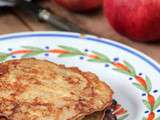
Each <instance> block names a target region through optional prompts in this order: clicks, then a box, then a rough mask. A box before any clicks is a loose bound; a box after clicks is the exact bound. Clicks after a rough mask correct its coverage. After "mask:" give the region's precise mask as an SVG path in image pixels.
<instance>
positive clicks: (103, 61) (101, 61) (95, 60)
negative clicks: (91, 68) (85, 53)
mask: <svg viewBox="0 0 160 120" xmlns="http://www.w3.org/2000/svg"><path fill="white" fill-rule="evenodd" d="M88 61H89V62H97V63H106V61H105V60H100V59H89V60H88Z"/></svg>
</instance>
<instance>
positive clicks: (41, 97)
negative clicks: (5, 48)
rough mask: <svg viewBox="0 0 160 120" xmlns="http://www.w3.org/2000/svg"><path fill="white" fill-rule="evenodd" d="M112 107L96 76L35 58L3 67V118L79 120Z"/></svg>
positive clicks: (109, 95) (0, 67)
mask: <svg viewBox="0 0 160 120" xmlns="http://www.w3.org/2000/svg"><path fill="white" fill-rule="evenodd" d="M111 104H112V90H111V89H110V87H109V86H108V85H107V84H105V83H104V82H102V81H100V80H99V79H98V77H97V76H96V75H95V74H93V73H90V72H82V71H80V70H79V69H78V68H66V67H64V66H63V65H57V64H55V63H52V62H49V61H46V60H37V59H31V58H30V59H20V60H11V61H8V62H4V63H1V64H0V115H1V116H2V117H3V116H5V117H6V118H8V119H9V120H78V119H80V118H83V117H84V116H86V115H89V114H91V113H94V112H96V111H102V110H104V109H105V108H106V107H107V106H110V105H111Z"/></svg>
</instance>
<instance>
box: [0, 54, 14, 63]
mask: <svg viewBox="0 0 160 120" xmlns="http://www.w3.org/2000/svg"><path fill="white" fill-rule="evenodd" d="M10 56H11V55H10V54H3V53H1V54H0V62H3V61H5V60H6V59H7V58H8V57H10Z"/></svg>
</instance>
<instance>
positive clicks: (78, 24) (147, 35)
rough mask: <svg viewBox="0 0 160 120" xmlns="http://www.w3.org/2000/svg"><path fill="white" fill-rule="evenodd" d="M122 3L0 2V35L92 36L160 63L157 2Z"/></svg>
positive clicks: (68, 0) (82, 0)
mask: <svg viewBox="0 0 160 120" xmlns="http://www.w3.org/2000/svg"><path fill="white" fill-rule="evenodd" d="M122 1H124V0H110V1H109V0H104V1H103V0H26V1H25V0H24V1H23V0H0V34H1V35H3V34H7V33H15V32H26V31H71V32H80V33H83V34H93V35H97V36H99V37H105V38H108V39H112V40H114V41H119V42H121V43H124V44H126V45H129V46H131V47H133V48H136V49H137V50H140V51H142V52H144V53H145V54H147V55H149V56H151V57H152V58H153V59H155V60H156V61H158V62H159V63H160V55H159V52H160V1H159V0H157V1H156V0H150V2H147V1H148V0H134V2H133V3H132V5H131V3H130V2H129V1H130V0H128V2H127V0H125V2H122ZM136 1H137V2H136ZM141 1H143V2H144V3H141ZM145 1H146V3H145ZM152 1H153V2H152ZM113 3H114V4H113ZM139 3H141V4H139ZM150 5H152V7H147V6H150ZM122 6H123V8H122Z"/></svg>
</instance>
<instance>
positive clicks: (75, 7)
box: [55, 0, 103, 12]
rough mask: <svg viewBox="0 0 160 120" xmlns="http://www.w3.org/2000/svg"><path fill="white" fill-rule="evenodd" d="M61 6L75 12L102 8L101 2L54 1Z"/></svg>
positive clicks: (97, 0)
mask: <svg viewBox="0 0 160 120" xmlns="http://www.w3.org/2000/svg"><path fill="white" fill-rule="evenodd" d="M55 1H56V2H57V3H58V4H60V5H61V6H63V7H65V8H67V9H69V10H72V11H76V12H86V11H91V10H94V9H96V8H98V7H100V6H102V1H103V0H55Z"/></svg>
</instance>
